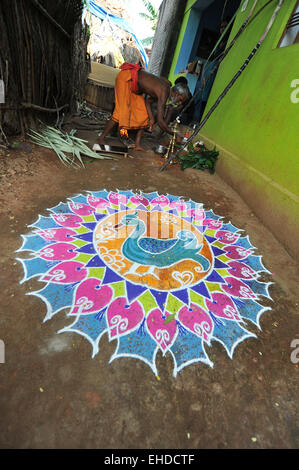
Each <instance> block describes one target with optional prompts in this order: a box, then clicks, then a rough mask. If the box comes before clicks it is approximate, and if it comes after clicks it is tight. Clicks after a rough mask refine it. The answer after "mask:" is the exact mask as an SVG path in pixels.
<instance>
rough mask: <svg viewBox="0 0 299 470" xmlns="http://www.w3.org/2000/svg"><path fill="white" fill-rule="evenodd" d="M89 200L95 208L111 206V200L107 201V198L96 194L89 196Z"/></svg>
mask: <svg viewBox="0 0 299 470" xmlns="http://www.w3.org/2000/svg"><path fill="white" fill-rule="evenodd" d="M87 202H88V204H89V205H90V206H92V207H94V208H95V209H98V208H99V209H103V208H104V207H107V206H110V202H109V201H106V199H103V198H101V197H96V196H88V198H87Z"/></svg>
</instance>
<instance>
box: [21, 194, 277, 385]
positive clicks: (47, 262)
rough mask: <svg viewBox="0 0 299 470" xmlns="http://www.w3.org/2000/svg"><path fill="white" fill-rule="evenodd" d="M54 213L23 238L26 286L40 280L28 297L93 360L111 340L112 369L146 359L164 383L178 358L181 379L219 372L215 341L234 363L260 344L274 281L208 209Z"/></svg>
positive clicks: (174, 201)
mask: <svg viewBox="0 0 299 470" xmlns="http://www.w3.org/2000/svg"><path fill="white" fill-rule="evenodd" d="M48 210H49V213H48V214H47V215H46V216H39V217H38V219H37V220H36V221H35V222H33V223H32V225H31V226H30V231H29V233H27V234H26V235H23V236H22V238H23V243H22V246H21V247H20V248H19V250H17V251H18V252H21V253H22V256H21V257H20V258H17V259H18V260H19V261H20V262H21V264H22V266H23V271H24V276H23V279H22V280H21V281H20V283H21V284H22V283H24V282H26V283H27V282H28V283H30V282H31V280H32V279H34V278H35V279H37V280H38V284H39V286H40V287H39V288H38V290H36V291H33V288H34V285H33V286H30V287H28V294H30V295H34V296H36V297H37V298H38V299H41V300H43V301H44V302H45V309H44V310H45V312H44V313H45V317H44V322H45V323H44V325H46V322H47V321H50V320H52V319H53V317H54V316H58V315H59V316H60V317H65V320H66V323H67V325H66V326H65V327H64V328H62V329H61V330H60V331H58V333H61V334H68V335H69V334H79V335H81V336H83V337H84V338H85V339H87V340H88V341H89V343H90V344H91V348H92V349H91V352H92V357H95V356H96V355H97V354H98V353H100V347H102V344H101V343H102V342H101V338H102V337H103V336H104V335H107V337H108V340H109V341H114V342H115V352H114V354H113V355H112V356H111V359H110V362H112V361H113V360H115V359H120V358H123V360H125V358H128V357H130V358H135V359H139V360H141V361H143V362H144V363H145V364H147V365H148V366H149V367H150V368H151V370H152V371H153V373H154V374H155V375H158V370H157V365H156V358H157V355H158V354H160V353H161V354H162V355H163V356H164V355H165V354H168V355H170V356H171V357H172V359H173V375H174V377H176V376H177V374H178V373H179V372H180V371H182V370H183V369H184V368H185V367H187V366H189V365H191V364H194V363H201V364H202V366H204V367H213V356H211V357H210V347H209V346H211V345H212V344H213V342H214V341H217V342H218V343H220V344H221V346H222V347H223V348H224V349H225V351H226V353H227V355H228V356H229V357H230V358H231V359H232V358H233V355H234V351H235V349H236V347H237V346H238V345H239V344H240V343H241V342H242V341H244V340H246V339H247V338H256V337H257V335H258V333H259V330H261V326H260V319H261V316H262V315H263V314H264V313H265V312H267V311H268V310H271V307H270V305H269V302H270V301H271V300H272V299H271V296H270V294H269V287H270V285H271V284H272V282H269V280H271V278H269V276H270V275H271V273H270V272H269V271H268V270H267V269H266V268H265V267H264V265H263V262H262V256H261V255H258V254H255V250H256V248H255V247H254V246H253V245H252V244H251V242H250V240H249V237H248V236H247V235H244V234H243V233H242V232H243V230H240V229H238V228H237V227H235V226H234V225H233V224H232V223H231V222H230V221H226V220H225V219H224V217H222V216H218V215H216V214H214V212H213V211H212V210H210V209H207V208H204V207H203V205H202V204H201V203H198V202H195V201H192V200H191V199H189V200H187V201H186V200H184V199H183V198H181V197H179V196H175V195H171V194H167V195H159V194H158V193H157V192H151V193H144V192H140V193H138V194H137V193H136V192H133V191H130V190H128V191H107V190H100V191H92V192H91V191H87V192H86V193H84V194H78V195H75V196H72V197H71V198H69V199H68V200H67V202H60V203H59V204H58V205H56V206H55V207H52V208H50V209H48ZM261 276H262V277H261ZM264 302H266V304H265V303H264ZM70 320H72V321H70ZM44 328H46V326H44ZM253 330H254V331H255V333H254V332H253ZM104 347H105V346H104ZM243 353H244V354H246V351H245V350H244V349H243ZM121 365H122V361H120V365H119V366H120V367H121Z"/></svg>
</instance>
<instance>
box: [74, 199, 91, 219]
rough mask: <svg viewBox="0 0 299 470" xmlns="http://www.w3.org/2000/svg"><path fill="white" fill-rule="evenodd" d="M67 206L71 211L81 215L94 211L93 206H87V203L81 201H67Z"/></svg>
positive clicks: (87, 214)
mask: <svg viewBox="0 0 299 470" xmlns="http://www.w3.org/2000/svg"><path fill="white" fill-rule="evenodd" d="M68 204H69V208H70V209H71V211H72V212H74V213H75V214H77V215H81V216H82V217H86V216H89V215H91V214H92V213H93V212H94V210H95V209H94V207H92V206H89V205H88V204H82V203H81V202H73V201H71V202H69V203H68Z"/></svg>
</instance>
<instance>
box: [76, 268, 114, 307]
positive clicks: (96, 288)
mask: <svg viewBox="0 0 299 470" xmlns="http://www.w3.org/2000/svg"><path fill="white" fill-rule="evenodd" d="M112 296H113V291H112V289H111V287H109V286H106V285H104V286H101V281H100V280H99V279H95V278H92V277H91V278H88V279H85V281H83V282H81V284H80V285H79V286H78V287H77V290H76V294H75V301H74V304H73V307H72V310H71V312H70V314H71V315H78V314H80V315H81V314H84V313H86V314H88V313H92V312H98V311H99V310H101V309H102V308H104V307H105V306H106V305H108V303H109V302H110V300H111V299H112Z"/></svg>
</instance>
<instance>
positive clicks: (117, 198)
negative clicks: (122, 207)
mask: <svg viewBox="0 0 299 470" xmlns="http://www.w3.org/2000/svg"><path fill="white" fill-rule="evenodd" d="M108 199H109V201H110V202H111V204H115V205H117V206H118V205H119V204H127V202H128V198H127V196H125V195H124V194H118V193H110V194H109V196H108Z"/></svg>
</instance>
